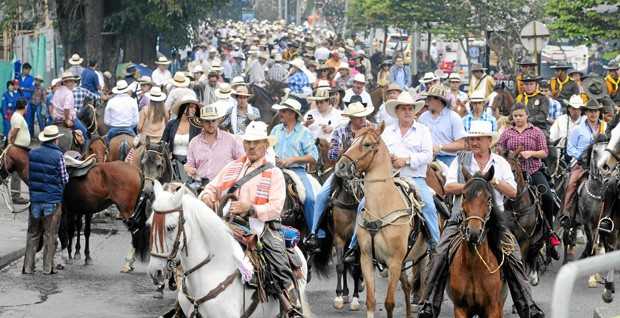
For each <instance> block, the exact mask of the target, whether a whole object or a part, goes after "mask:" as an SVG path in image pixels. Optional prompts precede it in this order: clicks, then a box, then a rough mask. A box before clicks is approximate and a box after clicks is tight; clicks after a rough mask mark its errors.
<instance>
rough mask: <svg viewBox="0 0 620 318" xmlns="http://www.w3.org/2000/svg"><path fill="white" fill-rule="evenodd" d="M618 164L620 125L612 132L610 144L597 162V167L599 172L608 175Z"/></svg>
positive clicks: (619, 160)
mask: <svg viewBox="0 0 620 318" xmlns="http://www.w3.org/2000/svg"><path fill="white" fill-rule="evenodd" d="M618 162H620V124H618V125H617V126H616V127H614V129H612V130H611V136H610V138H609V143H607V147H606V148H605V151H604V152H603V153H601V154H600V156H599V157H598V159H597V160H596V167H597V168H598V170H599V171H601V172H603V173H605V174H608V173H610V172H611V171H612V170H613V169H615V168H616V166H617V165H618Z"/></svg>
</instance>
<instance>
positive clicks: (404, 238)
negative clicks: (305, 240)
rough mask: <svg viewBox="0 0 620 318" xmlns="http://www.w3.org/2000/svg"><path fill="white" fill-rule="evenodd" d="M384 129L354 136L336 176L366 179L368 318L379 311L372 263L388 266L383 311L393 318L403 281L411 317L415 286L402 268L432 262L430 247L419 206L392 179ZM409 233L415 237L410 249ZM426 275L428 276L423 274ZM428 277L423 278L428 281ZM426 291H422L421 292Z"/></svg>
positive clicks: (362, 233)
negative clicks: (407, 263) (421, 228)
mask: <svg viewBox="0 0 620 318" xmlns="http://www.w3.org/2000/svg"><path fill="white" fill-rule="evenodd" d="M384 128H385V125H384V124H383V123H382V124H381V125H380V126H379V127H377V128H372V127H368V128H364V129H362V130H360V131H359V132H358V133H357V134H356V138H355V140H354V141H353V143H352V144H351V146H350V147H349V149H348V150H347V151H346V152H345V153H344V154H343V155H342V157H341V158H340V160H338V162H337V163H336V173H337V175H338V176H340V177H342V178H347V179H353V178H354V177H355V176H359V175H361V174H364V177H363V179H362V180H360V181H363V188H364V194H365V197H366V206H365V208H364V209H363V211H362V214H361V217H359V218H358V222H357V236H358V241H359V247H360V253H361V261H360V262H361V267H362V274H363V277H364V282H365V286H366V310H367V312H366V316H367V317H374V311H375V307H376V300H375V281H374V279H375V277H374V268H373V266H374V265H373V262H375V261H376V262H377V263H378V264H379V265H378V266H383V264H385V265H387V271H388V288H387V295H386V298H385V308H386V311H387V316H388V317H393V314H394V307H395V297H394V296H395V295H394V294H395V292H396V287H397V286H396V285H397V284H398V281H399V280H400V282H401V284H402V287H403V291H404V293H405V305H406V313H407V317H411V301H410V296H411V286H410V282H409V280H408V278H407V275H406V274H405V272H404V271H403V270H402V269H403V263H404V262H406V261H408V260H411V261H412V262H413V264H414V266H416V265H418V262H419V261H420V260H422V259H427V258H428V252H427V243H426V239H425V238H424V237H423V236H418V234H419V233H418V231H417V230H419V229H420V222H421V221H420V220H419V219H418V216H417V215H418V213H419V212H418V211H412V210H414V209H415V210H417V209H419V207H417V206H415V207H414V208H412V207H411V206H409V202H407V201H408V200H407V199H406V198H405V197H404V196H403V194H402V192H401V191H400V190H399V189H398V188H397V185H396V184H395V183H394V181H395V180H394V178H393V177H392V164H391V160H390V154H389V152H388V149H387V146H386V145H385V143H383V141H382V140H381V133H382V132H383V129H384ZM410 234H413V236H415V240H413V244H412V245H410V244H409V243H410ZM424 272H426V271H424ZM425 281H426V278H422V282H425ZM422 289H424V288H422Z"/></svg>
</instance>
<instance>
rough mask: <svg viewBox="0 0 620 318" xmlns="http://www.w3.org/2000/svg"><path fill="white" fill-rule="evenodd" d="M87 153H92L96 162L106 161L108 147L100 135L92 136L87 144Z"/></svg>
mask: <svg viewBox="0 0 620 318" xmlns="http://www.w3.org/2000/svg"><path fill="white" fill-rule="evenodd" d="M87 154H88V155H91V154H94V155H95V158H96V159H97V162H99V163H101V162H106V160H107V159H108V147H107V146H106V144H105V141H103V138H101V137H98V136H97V137H93V138H91V139H90V143H89V144H88V151H87Z"/></svg>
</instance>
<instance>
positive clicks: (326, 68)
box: [316, 63, 333, 71]
mask: <svg viewBox="0 0 620 318" xmlns="http://www.w3.org/2000/svg"><path fill="white" fill-rule="evenodd" d="M329 69H333V67H331V66H329V65H327V64H325V63H321V64H319V66H317V68H316V70H317V71H322V70H329Z"/></svg>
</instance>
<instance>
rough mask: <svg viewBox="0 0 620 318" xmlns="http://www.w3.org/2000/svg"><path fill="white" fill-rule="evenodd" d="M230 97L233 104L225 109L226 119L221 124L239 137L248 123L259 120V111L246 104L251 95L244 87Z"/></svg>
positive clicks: (238, 88) (240, 87)
mask: <svg viewBox="0 0 620 318" xmlns="http://www.w3.org/2000/svg"><path fill="white" fill-rule="evenodd" d="M231 95H232V97H233V98H234V100H235V103H234V104H233V105H232V107H229V108H228V109H226V113H225V114H226V119H225V120H224V122H223V123H222V127H225V128H226V129H228V130H229V131H231V132H232V133H233V134H235V135H240V134H243V132H244V131H245V128H246V127H247V125H248V124H249V123H250V122H252V121H255V120H259V119H260V110H258V108H256V107H254V106H252V105H251V104H250V103H248V100H249V99H250V97H251V96H252V94H250V93H249V92H248V88H247V87H246V86H239V87H237V89H236V90H234V91H232V94H231ZM222 108H223V106H222Z"/></svg>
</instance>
